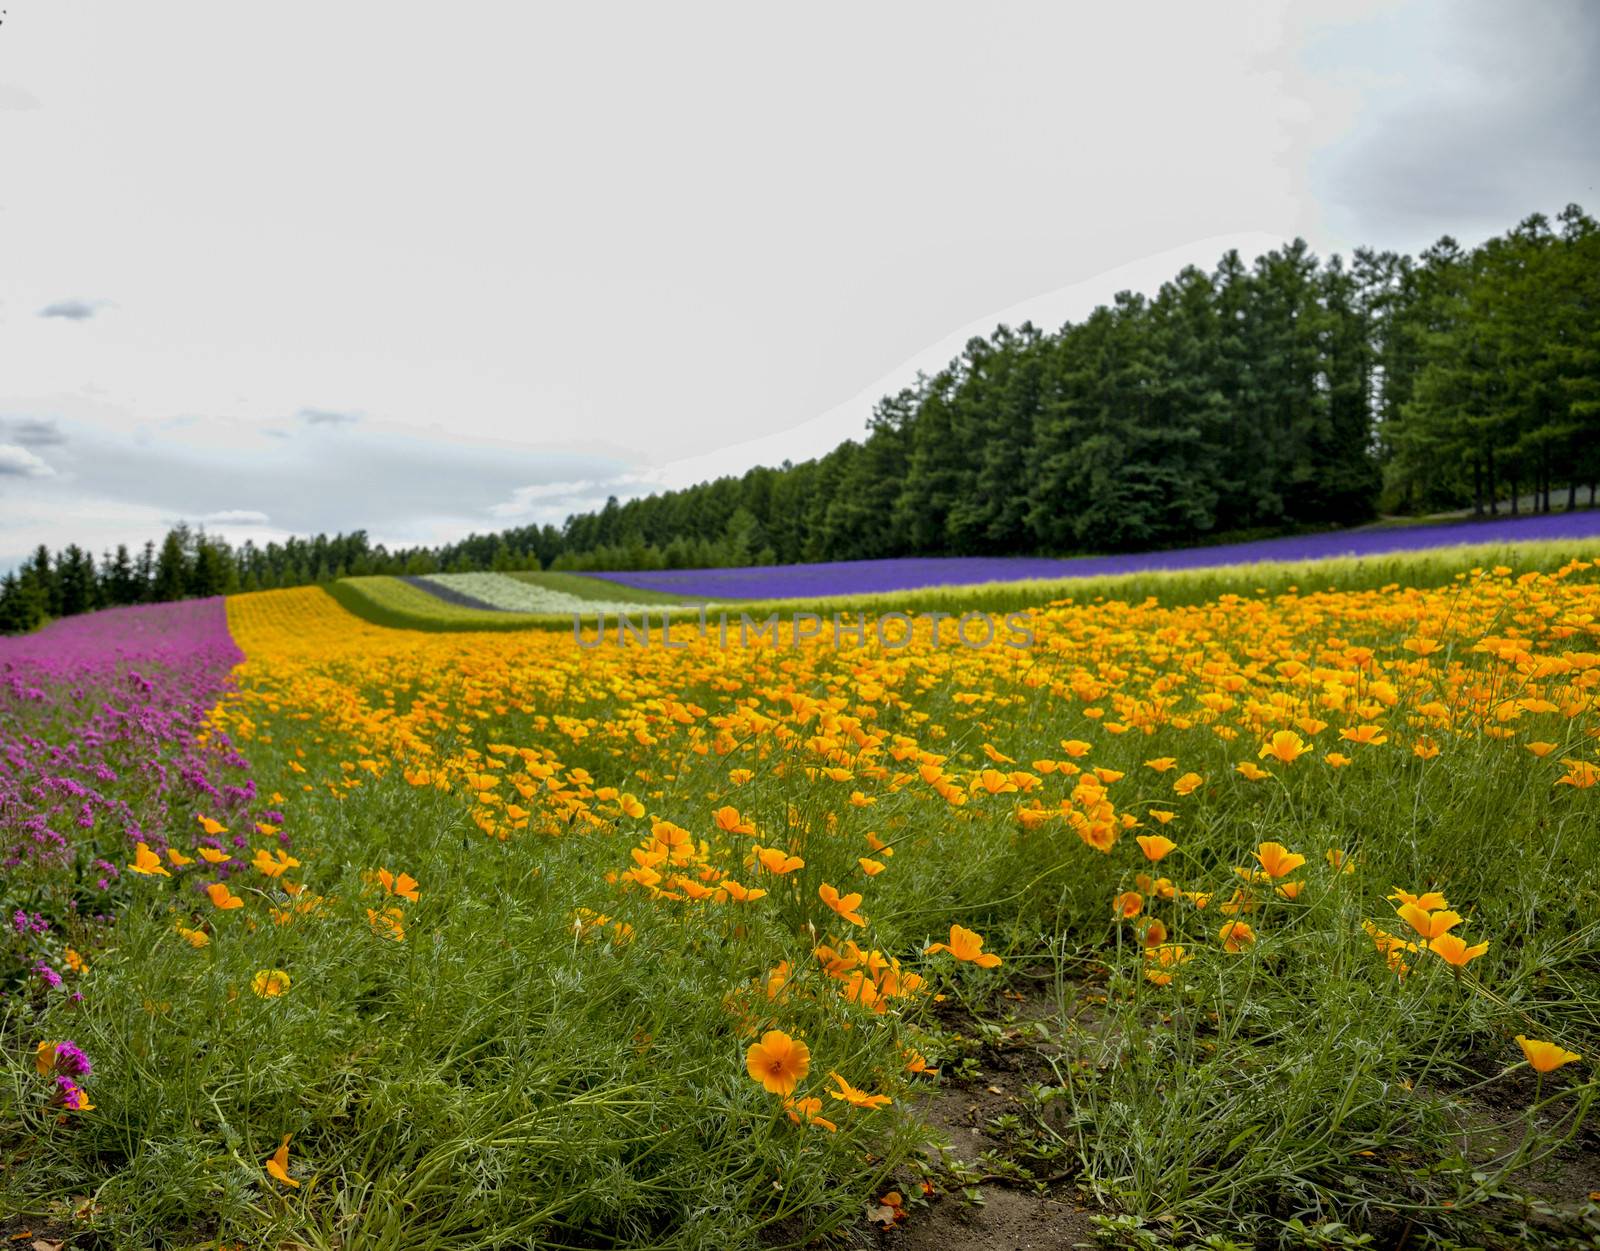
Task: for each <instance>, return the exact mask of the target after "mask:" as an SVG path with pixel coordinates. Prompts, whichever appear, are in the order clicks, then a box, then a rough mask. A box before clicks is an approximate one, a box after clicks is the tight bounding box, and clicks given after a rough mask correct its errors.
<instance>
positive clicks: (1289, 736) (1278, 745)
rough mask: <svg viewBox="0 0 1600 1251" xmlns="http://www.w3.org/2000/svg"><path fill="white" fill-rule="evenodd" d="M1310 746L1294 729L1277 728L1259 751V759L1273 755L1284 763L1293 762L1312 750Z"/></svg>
mask: <svg viewBox="0 0 1600 1251" xmlns="http://www.w3.org/2000/svg"><path fill="white" fill-rule="evenodd" d="M1310 750H1311V748H1310V746H1308V745H1307V743H1306V741H1305V740H1304V739H1302V738H1301V737H1300V736H1299V735H1298V734H1296V733H1295V732H1294V731H1293V730H1277V731H1275V732H1274V733H1273V735H1272V737H1271V738H1269V739H1268V740H1267V741H1266V742H1265V743H1264V744H1262V747H1261V750H1260V751H1259V752H1257V753H1256V754H1257V757H1258V758H1259V759H1262V760H1265V759H1266V758H1267V757H1268V756H1271V757H1272V758H1273V759H1274V760H1281V761H1283V763H1284V764H1293V763H1294V762H1295V761H1296V760H1298V759H1300V757H1301V756H1303V755H1305V754H1306V753H1307V752H1308V751H1310Z"/></svg>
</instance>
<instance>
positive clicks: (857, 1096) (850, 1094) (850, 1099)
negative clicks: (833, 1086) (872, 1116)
mask: <svg viewBox="0 0 1600 1251" xmlns="http://www.w3.org/2000/svg"><path fill="white" fill-rule="evenodd" d="M828 1076H829V1077H831V1078H833V1080H834V1081H836V1082H838V1083H839V1089H838V1090H830V1091H829V1092H828V1093H829V1094H830V1095H832V1096H833V1097H834V1098H835V1099H837V1100H839V1102H841V1103H848V1104H849V1105H850V1106H851V1107H853V1108H866V1109H867V1110H868V1111H871V1110H873V1109H875V1108H881V1107H883V1106H884V1105H885V1104H889V1103H893V1102H894V1100H893V1099H891V1098H889V1096H888V1095H869V1094H868V1093H867V1092H866V1091H864V1090H857V1089H856V1088H855V1087H854V1086H852V1085H851V1084H850V1083H849V1082H847V1081H845V1079H844V1078H842V1077H840V1076H839V1075H838V1074H837V1073H833V1072H830V1073H829V1074H828Z"/></svg>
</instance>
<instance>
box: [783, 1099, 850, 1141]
mask: <svg viewBox="0 0 1600 1251" xmlns="http://www.w3.org/2000/svg"><path fill="white" fill-rule="evenodd" d="M783 1108H784V1111H785V1112H787V1113H788V1114H789V1119H790V1120H791V1121H793V1122H794V1123H795V1124H796V1125H800V1124H809V1125H816V1126H819V1127H820V1128H822V1129H825V1130H827V1131H828V1132H829V1133H830V1134H831V1133H833V1132H834V1131H835V1130H837V1129H838V1128H839V1127H838V1126H837V1125H835V1124H834V1123H833V1122H832V1121H830V1120H829V1119H828V1118H827V1117H825V1116H822V1115H820V1113H821V1112H822V1100H821V1099H818V1098H817V1097H816V1096H815V1095H812V1096H810V1097H808V1098H805V1099H787V1098H786V1099H785V1100H784V1101H783ZM801 1117H804V1118H805V1120H804V1122H802V1121H801V1119H800V1118H801Z"/></svg>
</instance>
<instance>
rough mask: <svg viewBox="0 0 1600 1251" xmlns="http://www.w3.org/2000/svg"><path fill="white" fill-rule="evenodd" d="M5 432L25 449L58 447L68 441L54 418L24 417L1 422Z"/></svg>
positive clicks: (0, 424) (1, 429)
mask: <svg viewBox="0 0 1600 1251" xmlns="http://www.w3.org/2000/svg"><path fill="white" fill-rule="evenodd" d="M0 431H4V432H6V433H8V434H10V436H11V437H12V438H13V439H14V440H16V441H17V442H18V443H20V444H22V446H24V447H58V446H60V445H61V444H63V443H65V442H66V441H67V436H66V435H64V434H62V433H61V427H60V426H58V425H57V424H56V419H55V418H54V417H47V418H42V419H41V418H31V417H24V418H21V419H19V420H17V421H12V422H0Z"/></svg>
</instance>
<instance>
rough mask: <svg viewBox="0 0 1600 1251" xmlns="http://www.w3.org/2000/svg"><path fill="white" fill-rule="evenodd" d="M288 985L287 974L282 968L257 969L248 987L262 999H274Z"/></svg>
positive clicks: (284, 990) (286, 988)
mask: <svg viewBox="0 0 1600 1251" xmlns="http://www.w3.org/2000/svg"><path fill="white" fill-rule="evenodd" d="M289 986H290V981H289V975H288V974H287V973H285V972H284V971H283V970H282V969H258V970H256V975H255V976H254V977H252V978H251V979H250V989H251V990H253V991H255V993H256V994H257V995H259V996H260V997H261V998H263V999H276V998H277V997H278V996H279V995H281V994H283V993H285V992H286V991H287V990H288V989H289Z"/></svg>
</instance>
